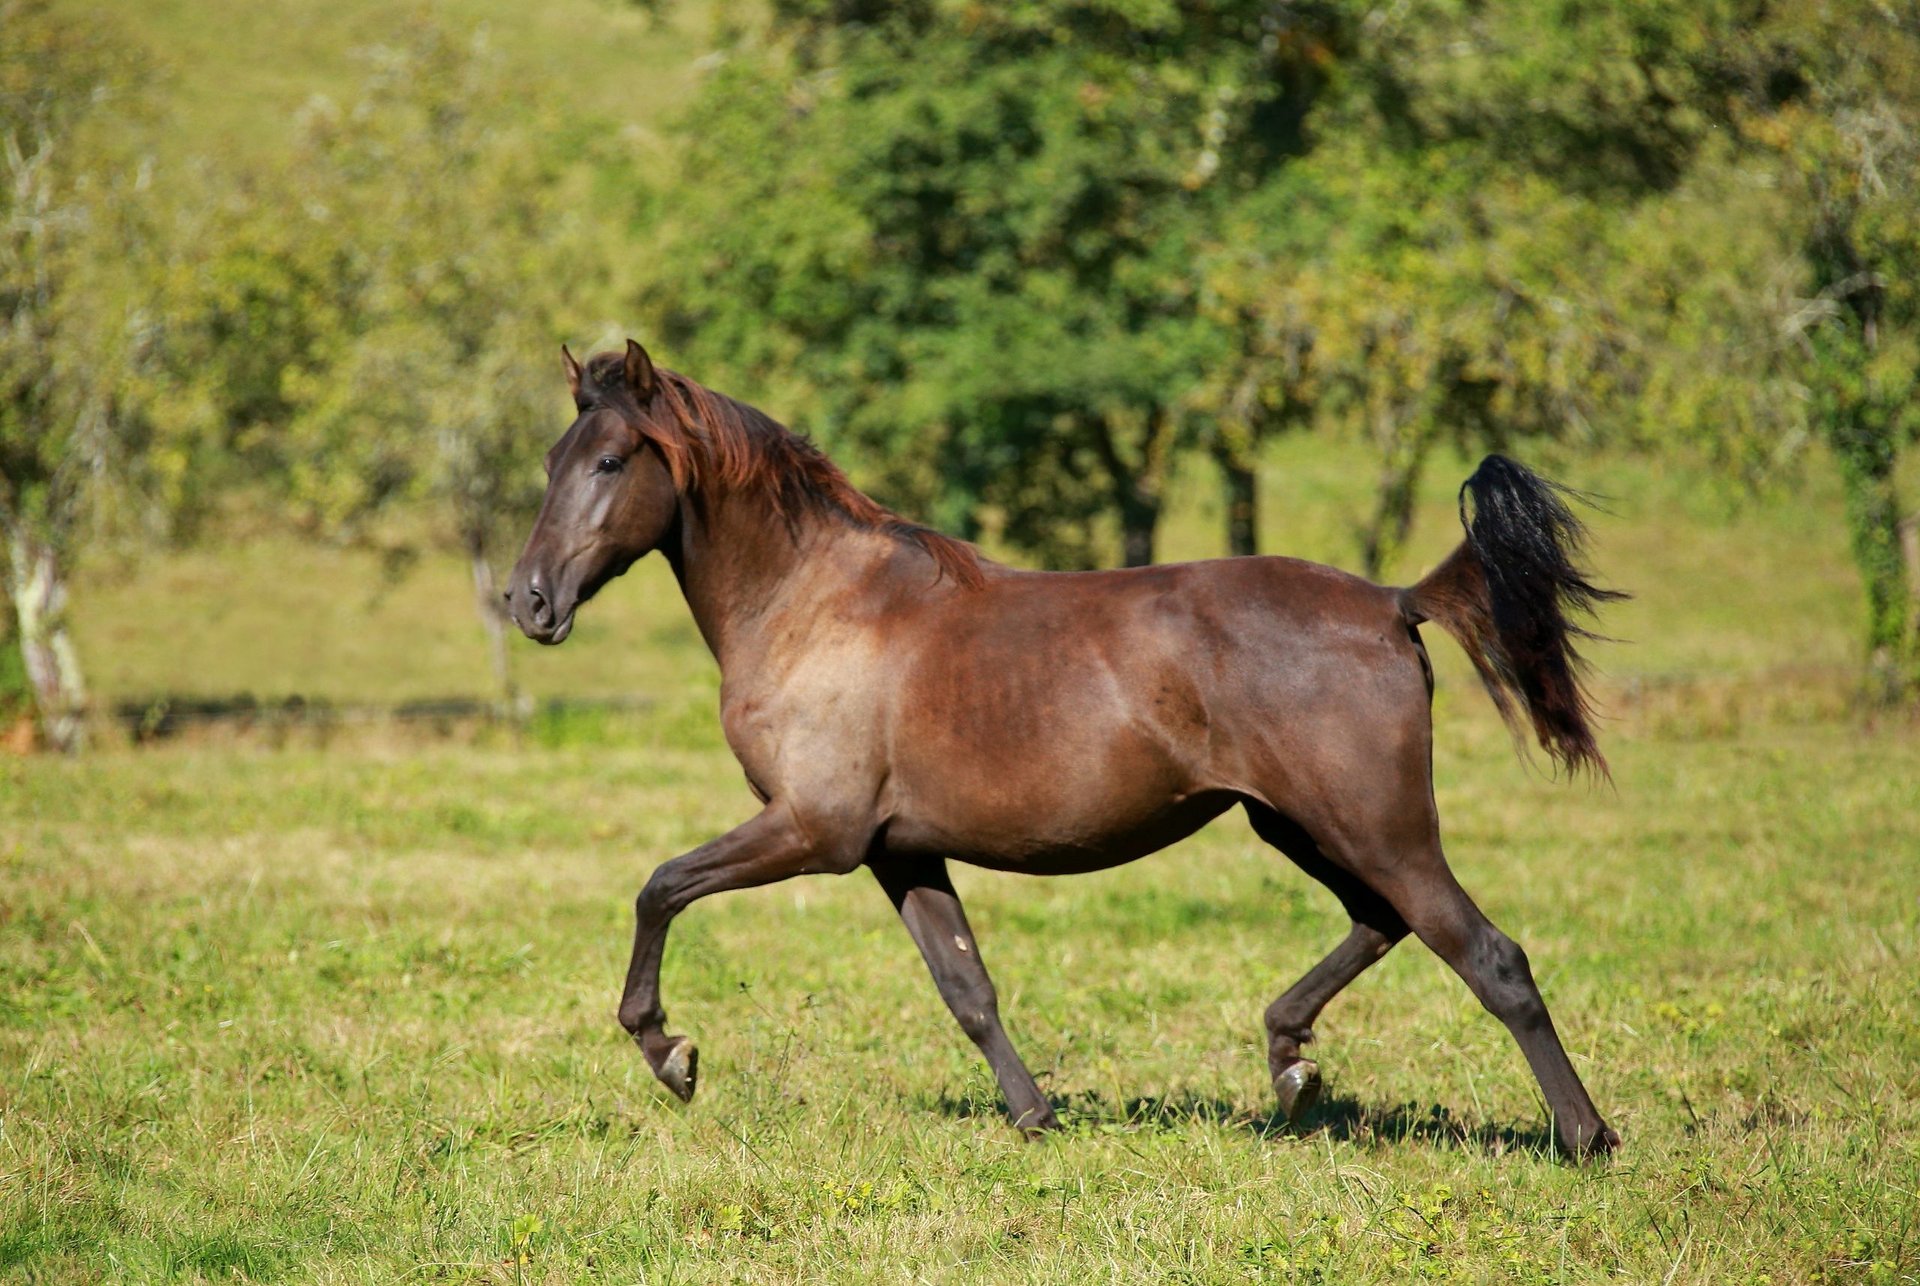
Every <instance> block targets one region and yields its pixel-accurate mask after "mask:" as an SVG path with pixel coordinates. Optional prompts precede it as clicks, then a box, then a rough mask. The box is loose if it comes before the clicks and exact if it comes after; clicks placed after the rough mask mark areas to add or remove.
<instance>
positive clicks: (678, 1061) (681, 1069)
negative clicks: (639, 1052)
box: [653, 1036, 700, 1103]
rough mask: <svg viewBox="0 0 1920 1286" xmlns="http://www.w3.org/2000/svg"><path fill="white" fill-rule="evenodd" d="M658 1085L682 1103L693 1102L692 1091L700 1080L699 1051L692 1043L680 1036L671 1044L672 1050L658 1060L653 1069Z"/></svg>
mask: <svg viewBox="0 0 1920 1286" xmlns="http://www.w3.org/2000/svg"><path fill="white" fill-rule="evenodd" d="M653 1074H654V1075H655V1076H658V1077H659V1078H660V1083H661V1084H662V1085H665V1086H666V1087H667V1088H668V1089H670V1090H672V1091H673V1093H674V1096H675V1097H676V1098H678V1099H679V1100H680V1101H681V1102H682V1103H691V1102H692V1101H693V1091H694V1088H695V1086H696V1085H697V1084H698V1082H699V1079H700V1051H699V1049H698V1048H696V1047H695V1045H694V1043H693V1042H692V1041H690V1040H688V1039H687V1038H686V1037H685V1036H682V1037H681V1038H680V1039H679V1040H676V1041H674V1042H673V1048H672V1049H669V1050H668V1051H667V1056H666V1057H665V1058H663V1059H661V1060H660V1066H658V1067H656V1068H655V1069H654V1073H653Z"/></svg>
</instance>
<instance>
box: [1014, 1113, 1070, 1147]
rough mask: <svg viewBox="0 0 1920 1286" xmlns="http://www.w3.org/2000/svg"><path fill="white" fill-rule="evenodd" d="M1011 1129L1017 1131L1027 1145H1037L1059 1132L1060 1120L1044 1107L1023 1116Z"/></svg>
mask: <svg viewBox="0 0 1920 1286" xmlns="http://www.w3.org/2000/svg"><path fill="white" fill-rule="evenodd" d="M1013 1128H1014V1129H1015V1130H1017V1131H1019V1134H1020V1137H1021V1138H1023V1139H1025V1140H1026V1141H1027V1142H1028V1143H1038V1142H1039V1141H1040V1140H1041V1139H1044V1138H1046V1137H1047V1136H1048V1135H1050V1134H1055V1133H1058V1132H1059V1129H1060V1118H1059V1117H1057V1116H1055V1115H1054V1114H1053V1109H1052V1108H1051V1107H1044V1108H1041V1109H1040V1110H1038V1111H1036V1112H1028V1113H1026V1114H1025V1115H1023V1116H1022V1117H1021V1118H1020V1119H1019V1120H1017V1121H1015V1122H1014V1123H1013Z"/></svg>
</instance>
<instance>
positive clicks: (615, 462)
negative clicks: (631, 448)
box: [593, 455, 620, 473]
mask: <svg viewBox="0 0 1920 1286" xmlns="http://www.w3.org/2000/svg"><path fill="white" fill-rule="evenodd" d="M593 471H594V472H595V473H618V472H620V457H619V456H617V455H603V456H601V457H600V463H599V464H597V465H595V466H594V469H593Z"/></svg>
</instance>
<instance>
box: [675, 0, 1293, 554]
mask: <svg viewBox="0 0 1920 1286" xmlns="http://www.w3.org/2000/svg"><path fill="white" fill-rule="evenodd" d="M1316 30H1317V29H1316V28H1315V27H1314V26H1313V25H1312V24H1311V23H1309V22H1307V21H1305V20H1301V19H1298V18H1296V17H1294V16H1290V15H1289V14H1287V13H1282V12H1281V11H1278V10H1276V9H1275V8H1274V7H1272V6H1270V5H1267V4H1258V3H1229V4H1223V5H1217V6H1212V7H1209V8H1206V9H1199V8H1193V9H1186V8H1180V9H1176V8H1174V7H1172V6H1162V5H1123V4H1111V5H1107V4H1099V5H1096V4H1084V3H1078V2H1077V0H1047V2H1046V3H1039V4H1031V5H1022V6H1012V7H994V6H981V5H974V4H957V3H944V2H939V0H923V2H922V3H914V4H906V5H893V6H869V5H863V4H841V3H785V4H779V5H776V6H775V8H774V16H773V20H772V23H771V26H770V28H769V29H768V30H767V31H766V32H764V33H761V35H760V36H759V37H758V38H757V39H747V40H743V41H742V42H741V43H740V44H739V45H738V47H737V48H736V49H735V50H734V51H733V53H732V55H731V57H730V60H729V61H728V63H727V64H726V65H725V66H724V67H723V68H722V69H721V70H720V72H719V73H718V74H716V75H715V76H714V78H713V79H712V80H711V81H710V82H709V84H708V85H707V87H706V89H705V91H704V92H703V93H702V94H701V95H700V98H699V101H698V103H697V104H696V107H695V109H694V111H693V112H692V114H691V116H690V118H689V120H688V121H687V123H686V127H685V131H684V133H685V137H686V140H687V148H686V153H687V156H686V163H685V167H684V173H685V175H686V182H685V185H684V186H685V189H686V191H685V196H684V199H677V200H676V201H675V203H674V207H675V208H674V211H673V214H672V218H671V230H670V234H669V235H668V236H667V237H666V239H665V242H664V248H663V249H662V251H661V253H660V254H659V255H658V256H657V258H658V262H659V271H658V273H657V278H656V280H655V281H653V282H651V283H650V285H649V292H650V302H651V303H652V304H653V306H654V307H655V308H656V309H657V310H658V312H659V314H660V316H661V318H662V324H663V327H664V329H665V331H666V333H667V336H668V338H669V340H670V344H671V347H672V348H673V349H675V350H676V351H678V352H682V353H686V354H687V355H688V356H689V359H690V360H692V361H695V362H697V363H698V365H699V368H700V369H701V370H702V371H703V372H711V373H710V374H709V375H708V378H709V379H722V378H724V379H726V380H729V381H731V382H733V383H734V385H735V386H736V387H738V388H740V389H741V391H743V392H747V393H749V394H761V395H764V394H767V393H774V394H777V395H778V397H779V400H780V405H781V407H782V409H783V410H785V411H788V412H792V411H795V410H797V411H799V412H800V418H802V419H804V420H806V421H807V422H809V423H812V424H814V425H815V426H817V427H818V428H819V429H820V430H821V431H822V432H823V433H824V434H826V435H827V436H828V437H829V438H830V439H831V441H832V444H833V445H834V446H835V447H836V448H847V449H850V451H851V453H852V454H853V455H854V457H855V459H856V461H858V462H859V463H861V464H862V465H863V466H865V467H864V468H863V470H862V471H863V472H867V473H870V474H875V475H877V476H878V478H879V480H880V483H881V489H882V490H884V491H887V492H889V493H892V494H894V495H896V496H904V497H905V499H906V502H907V503H908V504H909V506H910V507H914V508H918V509H921V510H922V511H927V512H929V513H930V515H931V516H932V517H934V518H935V519H936V520H937V521H942V522H946V523H951V524H953V525H956V526H958V527H959V528H960V529H961V530H962V531H965V532H968V533H969V534H971V532H972V531H973V530H975V529H977V528H979V527H980V526H981V525H982V524H988V525H993V526H997V528H998V530H999V532H1000V534H1001V535H1003V536H1004V537H1005V538H1007V539H1008V540H1010V541H1011V542H1013V543H1014V544H1016V545H1020V546H1023V547H1025V548H1027V549H1029V550H1030V551H1033V552H1035V553H1037V554H1039V555H1040V556H1041V557H1042V558H1043V559H1045V560H1046V561H1049V562H1054V563H1069V564H1075V563H1085V562H1088V561H1091V560H1092V559H1093V558H1094V556H1095V554H1094V551H1095V548H1096V546H1097V544H1098V542H1099V536H1098V534H1097V529H1098V525H1099V524H1101V523H1103V522H1106V521H1111V522H1113V523H1114V524H1116V525H1117V526H1118V528H1119V532H1120V537H1121V541H1120V543H1121V551H1122V558H1123V561H1125V562H1127V563H1130V564H1134V563H1142V562H1147V561H1150V560H1151V558H1152V556H1153V545H1154V536H1155V531H1156V528H1157V525H1158V521H1159V517H1160V510H1161V503H1162V492H1163V488H1164V486H1165V482H1166V479H1167V476H1168V472H1169V470H1170V468H1171V464H1172V461H1173V459H1174V456H1175V453H1176V451H1177V450H1179V449H1180V448H1181V447H1182V445H1183V444H1184V443H1185V442H1186V441H1187V440H1188V439H1190V438H1192V437H1193V436H1194V435H1195V432H1196V428H1197V426H1196V420H1195V414H1194V405H1195V398H1196V395H1197V391H1198V389H1199V388H1200V386H1201V383H1202V379H1203V376H1204V374H1205V372H1207V371H1208V370H1209V369H1211V368H1213V367H1215V366H1217V365H1218V364H1220V363H1221V362H1223V361H1224V360H1226V358H1227V356H1228V354H1229V353H1230V352H1231V351H1232V349H1233V346H1234V343H1235V335H1234V333H1233V331H1232V329H1231V328H1230V327H1229V326H1227V325H1223V324H1222V323H1221V321H1220V320H1219V318H1218V317H1217V316H1216V315H1215V314H1213V313H1212V312H1210V311H1209V310H1208V309H1207V308H1206V307H1205V306H1204V301H1203V298H1202V291H1201V283H1200V279H1199V276H1198V274H1197V273H1196V271H1195V268H1194V265H1195V263H1196V262H1197V260H1198V258H1199V256H1200V255H1201V253H1202V251H1203V250H1204V248H1205V247H1206V245H1207V244H1209V243H1210V242H1211V241H1212V240H1214V239H1216V238H1217V221H1218V219H1219V218H1220V216H1221V214H1222V212H1223V211H1224V210H1225V209H1227V208H1228V207H1229V205H1230V204H1231V202H1232V201H1233V200H1234V199H1235V198H1236V197H1237V196H1238V195H1239V194H1241V193H1243V192H1244V191H1246V190H1248V189H1249V188H1252V187H1257V186H1258V185H1259V183H1261V182H1262V181H1263V180H1264V177H1265V176H1266V175H1267V174H1269V173H1270V172H1272V171H1273V170H1274V169H1275V168H1276V167H1278V166H1280V165H1283V164H1284V163H1285V160H1286V158H1287V156H1288V155H1289V154H1290V152H1291V151H1292V150H1294V149H1296V148H1297V146H1298V141H1299V140H1298V125H1299V118H1300V114H1301V112H1302V111H1303V110H1304V104H1305V102H1306V101H1308V100H1310V98H1311V93H1312V86H1313V85H1315V84H1316V83H1317V79H1318V72H1317V71H1316V70H1315V67H1316V62H1317V61H1318V60H1321V59H1323V58H1324V57H1325V49H1324V48H1323V44H1322V42H1321V40H1320V37H1319V36H1318V35H1317V34H1316Z"/></svg>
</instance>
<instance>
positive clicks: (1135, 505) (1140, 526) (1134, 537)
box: [1120, 488, 1160, 567]
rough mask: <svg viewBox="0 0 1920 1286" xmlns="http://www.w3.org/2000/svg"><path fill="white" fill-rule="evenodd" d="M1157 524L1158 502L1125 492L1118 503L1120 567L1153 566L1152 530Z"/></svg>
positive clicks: (1155, 499) (1130, 490) (1138, 494)
mask: <svg viewBox="0 0 1920 1286" xmlns="http://www.w3.org/2000/svg"><path fill="white" fill-rule="evenodd" d="M1159 523H1160V501H1159V499H1158V498H1157V497H1148V496H1143V495H1141V494H1140V493H1139V491H1138V490H1136V489H1131V488H1130V489H1129V490H1128V492H1127V494H1126V495H1124V496H1123V497H1122V498H1121V501H1120V557H1121V562H1122V565H1123V566H1126V567H1148V566H1151V565H1152V563H1153V537H1154V529H1155V528H1156V527H1158V526H1159Z"/></svg>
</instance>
